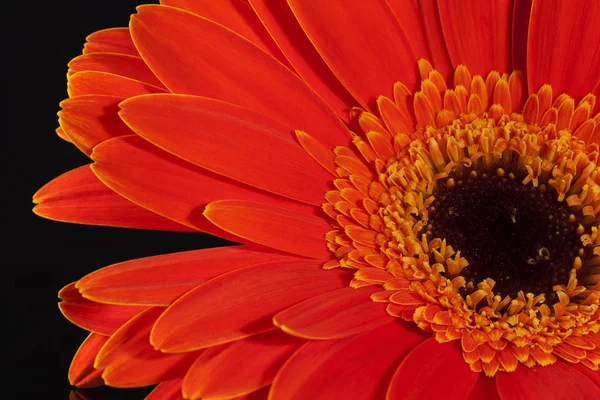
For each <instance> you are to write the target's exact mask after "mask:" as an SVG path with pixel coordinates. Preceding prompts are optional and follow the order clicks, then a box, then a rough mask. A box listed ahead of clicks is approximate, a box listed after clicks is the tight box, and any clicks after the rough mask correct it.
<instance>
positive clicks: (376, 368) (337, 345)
mask: <svg viewBox="0 0 600 400" xmlns="http://www.w3.org/2000/svg"><path fill="white" fill-rule="evenodd" d="M422 340H423V334H422V333H421V332H418V331H415V330H409V329H407V328H406V326H405V325H403V324H398V323H389V324H386V325H384V326H381V327H379V328H377V329H373V330H371V331H369V332H365V333H363V334H361V335H357V336H354V337H352V338H348V339H339V340H328V341H310V342H308V343H307V344H305V345H304V346H302V347H301V348H300V349H299V350H298V351H297V352H296V353H295V354H294V355H293V356H292V357H291V358H290V359H289V360H288V362H287V363H286V364H285V365H284V366H283V368H282V369H281V370H280V371H279V373H278V374H277V377H276V378H275V381H274V382H273V387H272V389H271V393H270V397H269V398H270V399H271V400H283V399H285V400H304V399H353V400H370V399H374V398H383V397H384V395H385V390H386V388H387V386H388V382H389V379H390V375H391V372H392V371H393V369H394V368H395V367H396V365H398V362H399V360H400V359H401V358H402V357H403V355H404V354H405V353H406V352H407V351H409V350H410V349H411V348H412V347H413V346H415V345H416V344H417V343H419V342H420V341H422ZM401 398H403V397H401Z"/></svg>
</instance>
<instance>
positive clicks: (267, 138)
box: [120, 94, 331, 205]
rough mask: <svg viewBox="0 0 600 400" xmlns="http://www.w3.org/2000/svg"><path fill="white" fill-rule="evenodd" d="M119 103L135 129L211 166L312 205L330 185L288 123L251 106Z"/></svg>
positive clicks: (173, 98)
mask: <svg viewBox="0 0 600 400" xmlns="http://www.w3.org/2000/svg"><path fill="white" fill-rule="evenodd" d="M120 107H121V109H122V110H121V112H120V116H121V118H122V119H123V120H124V121H125V122H126V123H127V125H129V127H130V128H131V129H132V130H133V131H135V132H136V133H137V134H139V135H140V136H142V137H143V138H145V139H147V140H149V141H150V142H152V143H154V144H155V145H156V146H158V147H160V148H163V149H165V150H166V151H168V152H170V153H172V154H175V155H177V156H179V157H181V158H183V159H185V160H187V161H189V162H191V163H193V164H196V165H199V166H201V167H204V168H206V169H208V170H210V171H213V172H216V173H218V174H222V175H224V176H226V177H229V178H231V179H235V180H236V181H239V182H244V183H246V184H248V185H251V186H254V187H258V188H260V189H264V190H266V191H269V192H273V193H276V194H280V195H282V196H285V197H290V198H292V199H295V200H299V201H304V202H307V203H310V204H314V205H320V204H321V201H322V197H323V193H324V192H325V191H327V190H328V189H329V188H330V187H329V185H330V183H329V181H330V180H331V175H330V174H329V173H327V171H325V170H323V168H321V167H320V166H319V165H318V164H317V163H315V162H314V160H313V159H312V158H310V157H309V156H308V154H306V152H305V151H304V150H303V149H302V148H301V147H300V146H299V145H298V143H297V142H296V141H295V135H294V133H293V128H291V127H289V126H286V125H283V124H281V123H279V122H277V121H275V120H272V119H270V118H266V117H264V116H262V115H260V114H257V113H255V112H253V111H250V110H247V109H245V108H242V107H238V106H234V105H232V104H228V103H224V102H221V101H216V100H213V99H208V98H203V97H196V96H182V95H167V94H165V95H156V96H138V97H136V98H133V99H130V100H127V101H125V102H123V103H121V105H120ZM224 148H226V149H227V152H226V153H223V152H222V151H220V150H222V149H224ZM261 154H262V155H268V156H267V157H261ZM309 180H310V181H312V182H313V184H311V185H309V186H307V185H305V184H304V182H307V181H309Z"/></svg>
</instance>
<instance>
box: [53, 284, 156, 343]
mask: <svg viewBox="0 0 600 400" xmlns="http://www.w3.org/2000/svg"><path fill="white" fill-rule="evenodd" d="M58 295H59V297H60V298H61V299H62V300H63V301H62V302H60V303H59V304H58V307H59V308H60V311H61V312H62V314H63V315H64V316H65V318H66V319H68V320H69V321H71V322H72V323H73V324H75V325H77V326H79V327H80V328H83V329H86V330H88V331H91V332H94V333H98V334H101V335H112V334H113V333H114V332H115V331H116V330H117V329H119V328H120V327H121V326H122V325H123V324H124V323H126V322H127V321H129V320H130V319H131V318H133V317H135V316H136V315H138V314H139V313H141V312H142V311H144V310H146V309H147V307H138V306H115V305H111V304H101V303H95V302H93V301H90V300H87V299H84V298H83V297H82V296H81V294H80V293H79V291H78V290H77V289H76V288H75V283H70V284H69V285H67V286H65V287H64V288H62V289H61V291H60V293H59V294H58Z"/></svg>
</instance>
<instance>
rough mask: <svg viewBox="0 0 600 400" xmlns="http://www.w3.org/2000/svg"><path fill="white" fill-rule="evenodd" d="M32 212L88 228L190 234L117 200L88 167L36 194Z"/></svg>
mask: <svg viewBox="0 0 600 400" xmlns="http://www.w3.org/2000/svg"><path fill="white" fill-rule="evenodd" d="M33 201H34V202H35V203H37V206H35V208H34V209H33V211H34V212H35V213H36V214H38V215H40V216H43V217H45V218H49V219H54V220H58V221H66V222H74V223H79V224H90V225H108V226H120V227H127V228H142V229H156V230H166V231H193V229H190V228H188V227H186V226H184V225H180V224H178V223H176V222H173V221H171V220H169V219H166V218H163V217H161V216H160V215H157V214H155V213H153V212H150V211H148V210H146V209H144V208H142V207H140V206H138V205H137V204H134V203H132V202H130V201H129V200H127V199H125V198H123V197H122V196H119V195H118V194H117V193H115V192H114V191H112V190H111V189H109V188H108V187H106V185H104V184H103V183H102V182H100V181H99V180H98V178H97V177H96V176H95V175H94V174H93V172H92V171H91V169H90V167H89V165H85V166H83V167H79V168H76V169H74V170H72V171H69V172H67V173H65V174H63V175H61V176H59V177H57V178H55V179H53V180H52V181H50V182H48V183H47V184H46V185H44V187H42V188H41V189H40V190H38V191H37V192H36V194H35V195H34V196H33Z"/></svg>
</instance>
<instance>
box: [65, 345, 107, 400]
mask: <svg viewBox="0 0 600 400" xmlns="http://www.w3.org/2000/svg"><path fill="white" fill-rule="evenodd" d="M107 340H108V336H102V335H98V334H96V333H90V334H89V336H88V337H87V338H86V339H85V340H84V341H83V343H82V344H81V346H80V347H79V350H77V353H75V356H74V357H73V361H71V366H70V367H69V383H70V384H71V385H73V386H77V387H80V388H86V387H96V386H100V385H102V384H104V381H103V380H102V371H101V370H98V369H96V368H94V360H95V359H96V355H97V354H98V351H100V349H101V348H102V346H104V344H105V343H106V341H107Z"/></svg>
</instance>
